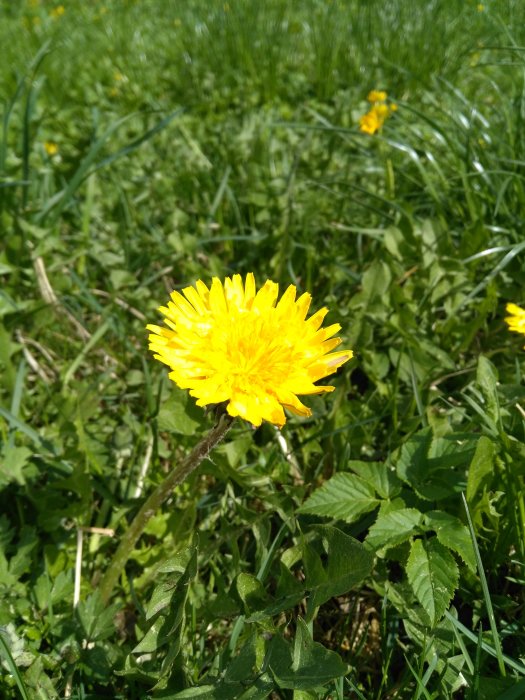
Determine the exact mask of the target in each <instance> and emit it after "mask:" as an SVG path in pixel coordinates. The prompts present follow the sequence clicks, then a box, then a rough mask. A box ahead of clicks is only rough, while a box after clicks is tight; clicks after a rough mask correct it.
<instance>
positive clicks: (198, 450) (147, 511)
mask: <svg viewBox="0 0 525 700" xmlns="http://www.w3.org/2000/svg"><path fill="white" fill-rule="evenodd" d="M233 421H234V419H233V418H232V417H231V416H229V415H228V414H226V413H223V414H222V415H221V416H220V417H219V419H218V420H217V423H216V424H215V425H214V426H213V428H212V429H211V430H210V432H209V433H208V434H207V435H206V436H205V437H204V438H203V439H202V440H201V441H200V442H199V443H198V444H197V445H196V446H195V447H194V448H193V450H192V451H191V452H190V454H189V455H188V456H187V457H186V459H185V460H184V461H183V462H182V463H181V464H179V466H177V467H175V469H174V470H173V471H172V472H170V473H169V474H168V476H167V477H166V478H165V479H164V481H163V482H162V483H160V484H159V485H158V486H157V488H156V489H155V491H153V493H152V494H151V495H150V496H149V498H147V499H146V501H145V502H144V504H143V506H142V508H141V509H140V510H139V512H138V513H137V515H136V516H135V518H134V519H133V521H132V522H131V524H130V525H129V527H128V529H127V530H126V532H125V533H124V535H123V537H122V539H121V540H120V544H119V546H118V547H117V551H116V552H115V554H114V556H113V559H112V560H111V563H110V565H109V567H108V568H107V570H106V573H105V574H104V576H103V577H102V581H101V583H100V586H99V590H100V595H101V596H102V600H103V601H104V602H107V601H108V600H109V599H110V597H111V594H112V592H113V588H114V587H115V584H116V583H117V581H118V578H119V576H120V574H121V573H122V571H123V570H124V567H125V565H126V562H127V561H128V559H129V557H130V555H131V552H132V551H133V549H134V547H135V545H136V543H137V541H138V539H139V538H140V536H141V535H142V533H143V532H144V528H145V527H146V525H147V524H148V522H149V520H150V519H151V518H152V517H153V516H154V515H155V513H156V512H157V511H158V509H159V508H160V507H161V506H162V504H163V503H164V502H165V501H166V500H167V499H168V498H169V497H170V496H171V494H172V492H173V489H174V488H175V487H176V486H178V485H179V484H181V483H182V482H183V481H184V480H185V479H187V478H188V476H189V475H190V474H191V473H192V472H193V471H194V470H195V469H197V467H198V466H199V464H200V463H201V462H202V461H203V460H204V459H206V457H207V456H208V455H209V453H210V452H211V450H212V449H213V448H214V447H215V446H216V445H218V444H219V442H220V441H221V440H222V439H223V437H224V436H225V435H226V433H227V432H228V430H229V429H230V428H231V426H232V423H233Z"/></svg>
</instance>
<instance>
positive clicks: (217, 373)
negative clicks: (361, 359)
mask: <svg viewBox="0 0 525 700" xmlns="http://www.w3.org/2000/svg"><path fill="white" fill-rule="evenodd" d="M278 294H279V285H278V284H276V283H275V282H272V281H271V280H267V281H266V282H265V283H264V285H263V286H262V287H261V288H260V289H259V291H258V292H256V287H255V279H254V276H253V274H252V273H251V272H250V273H248V274H247V275H246V281H245V283H244V284H243V281H242V278H241V276H240V275H233V277H231V278H230V277H227V278H226V279H225V280H224V283H223V282H221V280H219V279H218V278H214V279H213V280H212V284H211V287H210V288H209V289H208V287H207V286H206V285H205V284H204V282H202V281H201V280H199V281H198V282H197V283H196V284H195V287H186V288H185V289H183V290H182V294H179V292H172V293H171V301H169V302H168V304H167V306H164V307H162V306H161V307H160V309H159V310H160V312H161V313H162V314H163V315H164V316H165V322H166V325H167V326H168V328H163V327H160V326H154V325H148V329H149V330H150V331H151V335H150V336H149V342H150V345H149V347H150V350H152V351H153V353H154V356H155V358H156V359H157V360H160V361H161V362H164V364H166V365H168V367H169V368H170V369H171V372H170V374H169V377H170V379H171V380H172V381H174V382H175V384H177V386H179V387H180V388H181V389H189V392H190V394H191V396H194V397H195V398H196V399H197V405H198V406H207V405H209V404H219V403H226V410H227V411H228V413H229V414H230V415H231V416H234V417H235V416H240V417H241V418H244V419H245V420H247V421H249V422H250V423H252V424H253V425H255V426H258V425H261V423H262V421H263V420H265V421H269V422H270V423H274V424H275V425H278V426H282V425H284V423H285V422H286V416H285V414H284V410H283V409H284V408H287V409H289V410H290V411H291V412H292V413H295V414H296V415H299V416H310V415H311V411H310V409H309V408H308V407H307V406H305V405H304V404H303V403H301V401H299V399H298V398H297V397H298V395H304V394H321V393H323V392H330V391H333V389H334V387H333V386H324V385H322V386H319V385H316V384H315V382H317V381H318V380H320V379H323V378H324V377H327V376H329V375H330V374H333V373H334V372H336V371H337V368H338V367H340V366H341V365H342V364H344V363H345V362H347V360H349V359H350V358H351V357H352V351H351V350H343V351H338V352H332V350H333V349H334V348H336V347H337V346H338V345H339V344H340V342H341V339H340V338H334V337H333V336H334V335H335V334H336V333H338V332H339V330H340V329H341V326H340V325H339V324H338V323H335V324H333V325H331V326H328V327H327V328H321V325H322V323H323V319H324V317H325V316H326V314H327V313H328V309H326V308H322V309H320V310H319V311H317V312H316V313H314V314H313V315H312V316H310V318H308V319H307V318H306V315H307V313H308V309H309V307H310V302H311V296H310V294H307V293H305V294H302V295H301V296H300V297H299V298H298V299H296V288H295V287H294V286H293V285H290V286H289V287H288V289H287V290H286V291H285V292H284V294H283V295H282V297H281V298H280V300H279V301H277V297H278Z"/></svg>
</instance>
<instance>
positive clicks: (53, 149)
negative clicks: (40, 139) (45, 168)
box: [44, 141, 58, 157]
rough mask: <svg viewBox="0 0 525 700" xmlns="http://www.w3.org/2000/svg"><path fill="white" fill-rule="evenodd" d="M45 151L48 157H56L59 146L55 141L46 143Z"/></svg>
mask: <svg viewBox="0 0 525 700" xmlns="http://www.w3.org/2000/svg"><path fill="white" fill-rule="evenodd" d="M44 150H45V152H46V153H47V155H48V156H50V157H52V156H56V154H57V153H58V146H57V144H56V143H55V142H54V141H44Z"/></svg>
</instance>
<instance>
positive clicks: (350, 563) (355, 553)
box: [304, 525, 374, 607]
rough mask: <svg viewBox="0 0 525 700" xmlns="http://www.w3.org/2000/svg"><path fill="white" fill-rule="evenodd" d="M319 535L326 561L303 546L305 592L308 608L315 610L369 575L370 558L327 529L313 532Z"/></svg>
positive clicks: (356, 545) (352, 542) (342, 535)
mask: <svg viewBox="0 0 525 700" xmlns="http://www.w3.org/2000/svg"><path fill="white" fill-rule="evenodd" d="M314 529H315V530H316V531H317V532H319V534H320V535H321V540H322V545H323V549H324V551H325V552H326V561H325V562H322V561H321V557H320V556H319V554H318V553H317V552H316V551H315V550H314V549H313V548H312V547H309V546H305V550H304V564H305V569H306V588H307V589H308V590H309V591H310V592H311V600H310V605H311V606H312V607H318V606H319V605H322V604H323V603H325V602H326V601H327V600H330V598H333V597H334V596H337V595H343V593H347V592H348V591H350V590H351V589H352V588H353V587H354V586H356V585H357V584H359V583H361V582H362V581H363V580H364V579H365V578H366V577H367V576H368V575H369V574H370V572H371V571H372V566H373V559H374V558H373V555H372V553H371V551H370V550H369V549H367V548H366V547H365V546H364V545H363V544H362V543H361V542H359V541H358V540H356V539H354V538H353V537H350V535H346V534H345V533H344V532H341V530H338V529H337V528H335V527H330V526H328V525H324V526H318V527H316V528H314Z"/></svg>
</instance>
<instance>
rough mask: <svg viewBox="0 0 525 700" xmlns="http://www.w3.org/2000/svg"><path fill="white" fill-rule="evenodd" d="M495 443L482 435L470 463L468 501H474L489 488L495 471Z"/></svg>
mask: <svg viewBox="0 0 525 700" xmlns="http://www.w3.org/2000/svg"><path fill="white" fill-rule="evenodd" d="M494 456H495V448H494V443H493V442H492V440H490V439H489V438H488V437H486V436H485V435H482V436H481V437H480V439H479V440H478V444H477V445H476V451H475V452H474V456H473V458H472V462H471V463H470V467H469V470H468V477H467V501H468V502H469V504H470V503H471V502H472V501H473V499H474V497H475V496H476V494H477V493H478V492H479V491H480V490H483V487H484V486H489V484H490V481H491V479H492V474H493V471H494Z"/></svg>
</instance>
